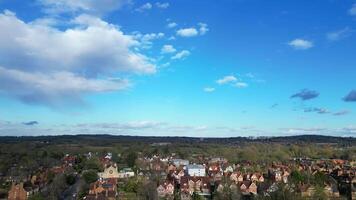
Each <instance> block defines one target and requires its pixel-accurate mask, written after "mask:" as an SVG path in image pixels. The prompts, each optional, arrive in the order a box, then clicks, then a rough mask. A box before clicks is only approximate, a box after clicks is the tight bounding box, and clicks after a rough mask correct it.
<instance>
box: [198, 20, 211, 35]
mask: <svg viewBox="0 0 356 200" xmlns="http://www.w3.org/2000/svg"><path fill="white" fill-rule="evenodd" d="M198 25H199V33H200V35H205V34H206V33H207V32H208V31H209V29H208V25H207V24H205V23H199V24H198Z"/></svg>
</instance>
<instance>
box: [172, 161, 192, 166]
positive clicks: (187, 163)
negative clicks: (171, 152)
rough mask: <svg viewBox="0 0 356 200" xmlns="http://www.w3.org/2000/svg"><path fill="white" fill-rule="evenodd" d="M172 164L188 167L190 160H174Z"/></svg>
mask: <svg viewBox="0 0 356 200" xmlns="http://www.w3.org/2000/svg"><path fill="white" fill-rule="evenodd" d="M172 163H173V164H174V165H175V166H176V167H179V166H186V165H189V160H183V159H172Z"/></svg>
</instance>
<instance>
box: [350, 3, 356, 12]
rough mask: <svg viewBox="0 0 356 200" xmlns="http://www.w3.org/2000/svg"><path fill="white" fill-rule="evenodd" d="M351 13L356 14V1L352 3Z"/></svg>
mask: <svg viewBox="0 0 356 200" xmlns="http://www.w3.org/2000/svg"><path fill="white" fill-rule="evenodd" d="M349 14H350V15H356V3H354V4H353V5H352V7H351V8H350V10H349Z"/></svg>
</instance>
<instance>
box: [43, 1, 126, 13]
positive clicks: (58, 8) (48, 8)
mask: <svg viewBox="0 0 356 200" xmlns="http://www.w3.org/2000/svg"><path fill="white" fill-rule="evenodd" d="M37 1H38V2H39V3H40V4H42V5H44V7H45V8H44V11H45V12H46V13H51V14H59V13H70V12H89V13H92V14H102V13H105V12H111V11H114V10H117V9H120V8H121V7H122V6H124V5H125V4H128V3H130V2H131V1H130V0H75V1H74V0H37Z"/></svg>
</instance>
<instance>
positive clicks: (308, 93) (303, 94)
mask: <svg viewBox="0 0 356 200" xmlns="http://www.w3.org/2000/svg"><path fill="white" fill-rule="evenodd" d="M318 96H319V92H317V91H315V90H309V89H303V90H301V91H300V92H298V93H295V94H293V95H292V96H291V97H290V98H300V99H301V100H303V101H306V100H310V99H314V98H317V97H318Z"/></svg>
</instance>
